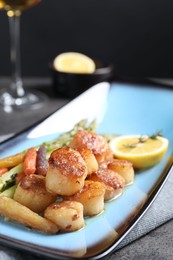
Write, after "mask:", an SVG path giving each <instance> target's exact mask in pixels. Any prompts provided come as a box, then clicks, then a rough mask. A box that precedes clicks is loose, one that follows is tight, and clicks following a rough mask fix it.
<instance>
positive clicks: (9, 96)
mask: <svg viewBox="0 0 173 260" xmlns="http://www.w3.org/2000/svg"><path fill="white" fill-rule="evenodd" d="M40 2H41V0H0V9H4V10H5V11H6V13H7V16H8V19H9V33H10V41H11V52H10V57H11V65H12V77H11V84H10V86H9V87H8V88H6V89H2V90H1V91H0V105H1V106H3V108H4V111H6V112H12V111H13V110H15V109H18V108H21V109H23V108H26V107H27V108H31V107H34V106H35V107H38V106H39V104H41V103H43V101H44V100H45V96H44V95H43V94H42V93H39V92H36V91H32V92H27V91H26V90H25V89H24V87H23V82H22V78H21V66H20V17H21V13H22V11H23V10H25V9H27V8H30V7H32V6H34V5H36V4H38V3H40Z"/></svg>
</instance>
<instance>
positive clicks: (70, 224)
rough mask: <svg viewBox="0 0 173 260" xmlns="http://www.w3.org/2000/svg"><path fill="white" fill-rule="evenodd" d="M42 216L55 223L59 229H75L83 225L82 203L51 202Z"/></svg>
mask: <svg viewBox="0 0 173 260" xmlns="http://www.w3.org/2000/svg"><path fill="white" fill-rule="evenodd" d="M44 217H45V218H47V219H49V220H50V221H52V222H53V223H54V224H56V225H57V227H58V228H59V230H60V231H76V230H79V229H81V228H82V227H84V224H85V222H84V217H83V205H82V204H81V203H79V202H77V201H61V202H55V203H53V204H51V205H50V206H49V207H48V208H47V209H46V210H45V212H44Z"/></svg>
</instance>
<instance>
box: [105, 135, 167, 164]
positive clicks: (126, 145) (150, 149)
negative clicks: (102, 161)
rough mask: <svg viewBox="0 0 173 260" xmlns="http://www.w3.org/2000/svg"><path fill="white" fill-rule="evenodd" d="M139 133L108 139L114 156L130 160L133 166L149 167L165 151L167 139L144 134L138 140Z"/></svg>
mask: <svg viewBox="0 0 173 260" xmlns="http://www.w3.org/2000/svg"><path fill="white" fill-rule="evenodd" d="M140 138H141V136H140V135H123V136H119V137H116V138H114V139H113V140H112V141H110V144H109V145H110V148H111V150H112V151H113V153H114V156H115V157H116V158H119V159H125V160H128V161H130V162H132V164H133V166H134V168H137V169H142V168H149V167H152V166H154V165H155V164H157V163H158V162H159V161H160V160H161V159H162V157H163V155H164V154H165V153H166V151H167V149H168V145H169V141H168V139H166V138H164V137H160V136H157V138H155V139H152V138H149V137H148V136H144V137H143V139H144V138H145V139H144V140H145V141H144V142H140V141H139V140H140Z"/></svg>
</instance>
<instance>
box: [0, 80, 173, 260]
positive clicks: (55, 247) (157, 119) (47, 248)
mask: <svg viewBox="0 0 173 260" xmlns="http://www.w3.org/2000/svg"><path fill="white" fill-rule="evenodd" d="M172 111H173V91H172V90H168V89H161V88H160V89H159V88H154V87H148V86H140V85H132V84H111V86H109V84H108V83H100V84H98V85H96V86H94V87H93V88H91V89H89V90H88V91H86V92H85V93H83V94H82V95H80V96H79V97H78V98H76V99H74V100H73V101H72V102H70V103H69V104H67V105H66V106H64V107H63V108H61V109H60V110H58V111H57V112H56V113H54V114H52V115H51V116H50V117H48V118H47V119H46V120H44V121H43V122H41V123H39V124H38V125H35V126H34V127H31V128H30V129H27V130H26V131H24V132H21V133H20V134H17V135H16V136H14V137H13V138H10V139H9V140H7V141H5V142H2V143H1V146H0V157H1V158H3V157H5V156H8V155H11V154H15V153H17V152H19V151H22V150H24V149H26V148H28V147H31V146H33V145H38V144H41V143H42V142H43V141H47V140H52V139H54V138H55V137H57V136H58V135H59V134H60V133H62V132H64V131H68V130H69V129H71V128H72V127H73V125H74V124H75V123H76V122H78V121H79V120H80V119H83V118H88V119H89V120H92V119H94V118H97V120H98V122H99V126H98V131H97V132H98V133H112V134H141V135H143V134H153V133H155V132H156V131H158V130H161V131H162V133H163V135H164V136H165V137H166V138H168V139H169V149H168V151H167V153H166V155H165V156H164V158H163V159H162V161H161V162H160V163H159V164H157V165H156V166H154V167H152V168H150V169H148V170H146V171H143V172H140V174H139V173H136V176H135V182H134V184H133V185H131V186H128V187H126V188H125V190H124V192H123V195H122V196H120V197H119V198H118V199H116V200H113V201H110V202H107V203H105V210H104V212H103V213H102V214H100V215H98V216H95V217H92V218H87V219H86V225H85V227H84V228H83V229H81V230H79V231H77V232H72V233H65V234H57V235H48V234H43V233H40V232H37V231H34V230H30V229H28V228H27V227H25V226H22V225H20V224H17V223H14V222H10V221H4V219H3V218H0V227H1V228H0V240H1V242H2V243H3V244H6V245H10V246H13V247H16V248H18V249H24V250H27V251H31V252H32V253H33V252H35V253H39V254H41V255H44V256H49V257H52V258H58V259H68V258H70V259H77V258H80V259H81V258H90V259H100V258H102V257H104V256H106V255H107V254H109V253H110V252H112V251H113V250H115V249H116V247H117V245H118V244H119V243H120V241H121V240H122V239H123V238H124V237H125V236H126V235H127V234H128V232H129V231H130V230H131V229H132V228H133V227H134V225H135V224H136V223H137V222H138V221H139V219H140V218H141V216H142V215H143V214H144V213H145V212H146V210H147V209H148V207H149V206H150V205H151V203H152V202H153V201H154V198H155V197H156V195H157V194H158V192H159V191H160V189H161V187H162V186H163V184H164V183H165V181H166V179H167V177H168V175H169V173H170V169H171V161H170V159H171V158H172V157H171V155H172V145H173V131H172V126H173V117H172Z"/></svg>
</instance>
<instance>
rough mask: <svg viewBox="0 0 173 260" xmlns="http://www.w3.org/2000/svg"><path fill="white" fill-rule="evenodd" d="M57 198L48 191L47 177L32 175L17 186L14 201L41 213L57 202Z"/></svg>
mask: <svg viewBox="0 0 173 260" xmlns="http://www.w3.org/2000/svg"><path fill="white" fill-rule="evenodd" d="M56 198H57V196H56V195H55V194H52V193H50V192H48V191H47V189H46V186H45V177H44V176H41V175H36V174H31V175H27V176H25V177H24V178H23V179H22V180H21V181H20V182H19V184H18V185H17V188H16V190H15V193H14V200H16V201H17V202H19V203H20V204H22V205H24V206H26V207H28V208H29V209H31V210H32V211H34V212H37V213H40V212H42V211H44V210H45V208H47V206H48V205H50V204H51V203H53V202H54V201H55V200H56Z"/></svg>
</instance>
